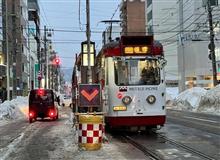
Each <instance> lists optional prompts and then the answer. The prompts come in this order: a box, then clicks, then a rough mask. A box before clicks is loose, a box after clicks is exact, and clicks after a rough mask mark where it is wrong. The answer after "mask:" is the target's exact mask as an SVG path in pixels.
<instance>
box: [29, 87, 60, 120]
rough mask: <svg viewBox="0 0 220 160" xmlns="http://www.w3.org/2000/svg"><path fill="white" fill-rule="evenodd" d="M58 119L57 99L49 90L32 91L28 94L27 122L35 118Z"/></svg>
mask: <svg viewBox="0 0 220 160" xmlns="http://www.w3.org/2000/svg"><path fill="white" fill-rule="evenodd" d="M38 117H40V118H46V117H49V118H51V119H53V120H57V119H58V102H57V97H56V95H55V93H54V92H53V90H51V89H41V88H40V89H34V90H31V91H30V94H29V122H30V123H32V122H33V120H37V118H38Z"/></svg>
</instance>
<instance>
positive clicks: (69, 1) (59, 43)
mask: <svg viewBox="0 0 220 160" xmlns="http://www.w3.org/2000/svg"><path fill="white" fill-rule="evenodd" d="M119 3H120V0H90V14H91V16H90V19H91V30H92V31H100V32H99V33H94V32H92V33H91V36H92V38H91V40H92V41H94V42H95V43H96V46H97V48H100V47H101V41H102V33H101V32H102V31H103V30H104V29H105V28H106V26H107V25H106V24H103V23H99V22H100V21H102V20H109V19H111V17H112V15H113V13H114V12H115V10H116V9H117V7H118V5H119ZM39 6H40V9H41V10H40V14H41V28H43V26H44V25H46V26H47V27H50V28H52V29H54V30H55V31H54V34H53V40H54V44H53V47H54V48H55V51H57V52H58V55H59V56H60V57H61V63H62V67H63V68H72V67H73V63H74V59H75V53H79V52H80V43H81V41H85V40H86V33H85V32H83V31H85V30H86V25H85V24H86V0H81V7H80V20H81V25H80V23H79V0H39ZM113 19H119V9H118V10H117V12H116V15H115V16H114V18H113ZM81 29H82V30H83V31H82V32H79V31H81ZM42 34H43V33H42Z"/></svg>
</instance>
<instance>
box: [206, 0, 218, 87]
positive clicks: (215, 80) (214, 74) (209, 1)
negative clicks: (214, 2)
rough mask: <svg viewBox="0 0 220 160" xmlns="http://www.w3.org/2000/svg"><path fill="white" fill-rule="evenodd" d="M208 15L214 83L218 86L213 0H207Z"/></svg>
mask: <svg viewBox="0 0 220 160" xmlns="http://www.w3.org/2000/svg"><path fill="white" fill-rule="evenodd" d="M207 9H208V17H209V32H210V44H209V49H210V54H211V59H212V72H213V84H214V86H216V85H217V84H218V82H217V71H216V59H215V42H214V37H215V34H214V31H213V20H212V7H211V0H208V1H207Z"/></svg>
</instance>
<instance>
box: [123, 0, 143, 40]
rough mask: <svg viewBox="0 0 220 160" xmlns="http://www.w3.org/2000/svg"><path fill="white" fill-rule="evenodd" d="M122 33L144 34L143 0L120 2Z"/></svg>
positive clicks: (131, 34)
mask: <svg viewBox="0 0 220 160" xmlns="http://www.w3.org/2000/svg"><path fill="white" fill-rule="evenodd" d="M120 10H121V14H120V18H121V20H122V22H121V27H122V35H130V36H138V35H146V27H145V14H144V13H145V0H126V1H122V2H121V7H120Z"/></svg>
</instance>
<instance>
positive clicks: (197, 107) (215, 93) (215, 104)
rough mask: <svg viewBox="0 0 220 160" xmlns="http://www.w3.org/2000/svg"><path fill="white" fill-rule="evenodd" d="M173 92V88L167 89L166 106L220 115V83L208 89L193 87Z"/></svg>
mask: <svg viewBox="0 0 220 160" xmlns="http://www.w3.org/2000/svg"><path fill="white" fill-rule="evenodd" d="M172 91H174V92H172ZM170 92H172V93H170ZM175 94H176V92H175V90H174V89H168V90H167V95H168V98H167V108H172V109H178V110H187V111H193V112H206V113H210V114H218V115H220V85H218V86H216V87H215V88H212V89H210V90H205V89H203V88H200V87H193V88H191V89H187V90H185V91H184V92H181V93H180V94H179V95H177V94H176V97H175ZM170 95H172V96H170ZM173 97H174V98H173ZM172 98H173V99H172Z"/></svg>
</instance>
